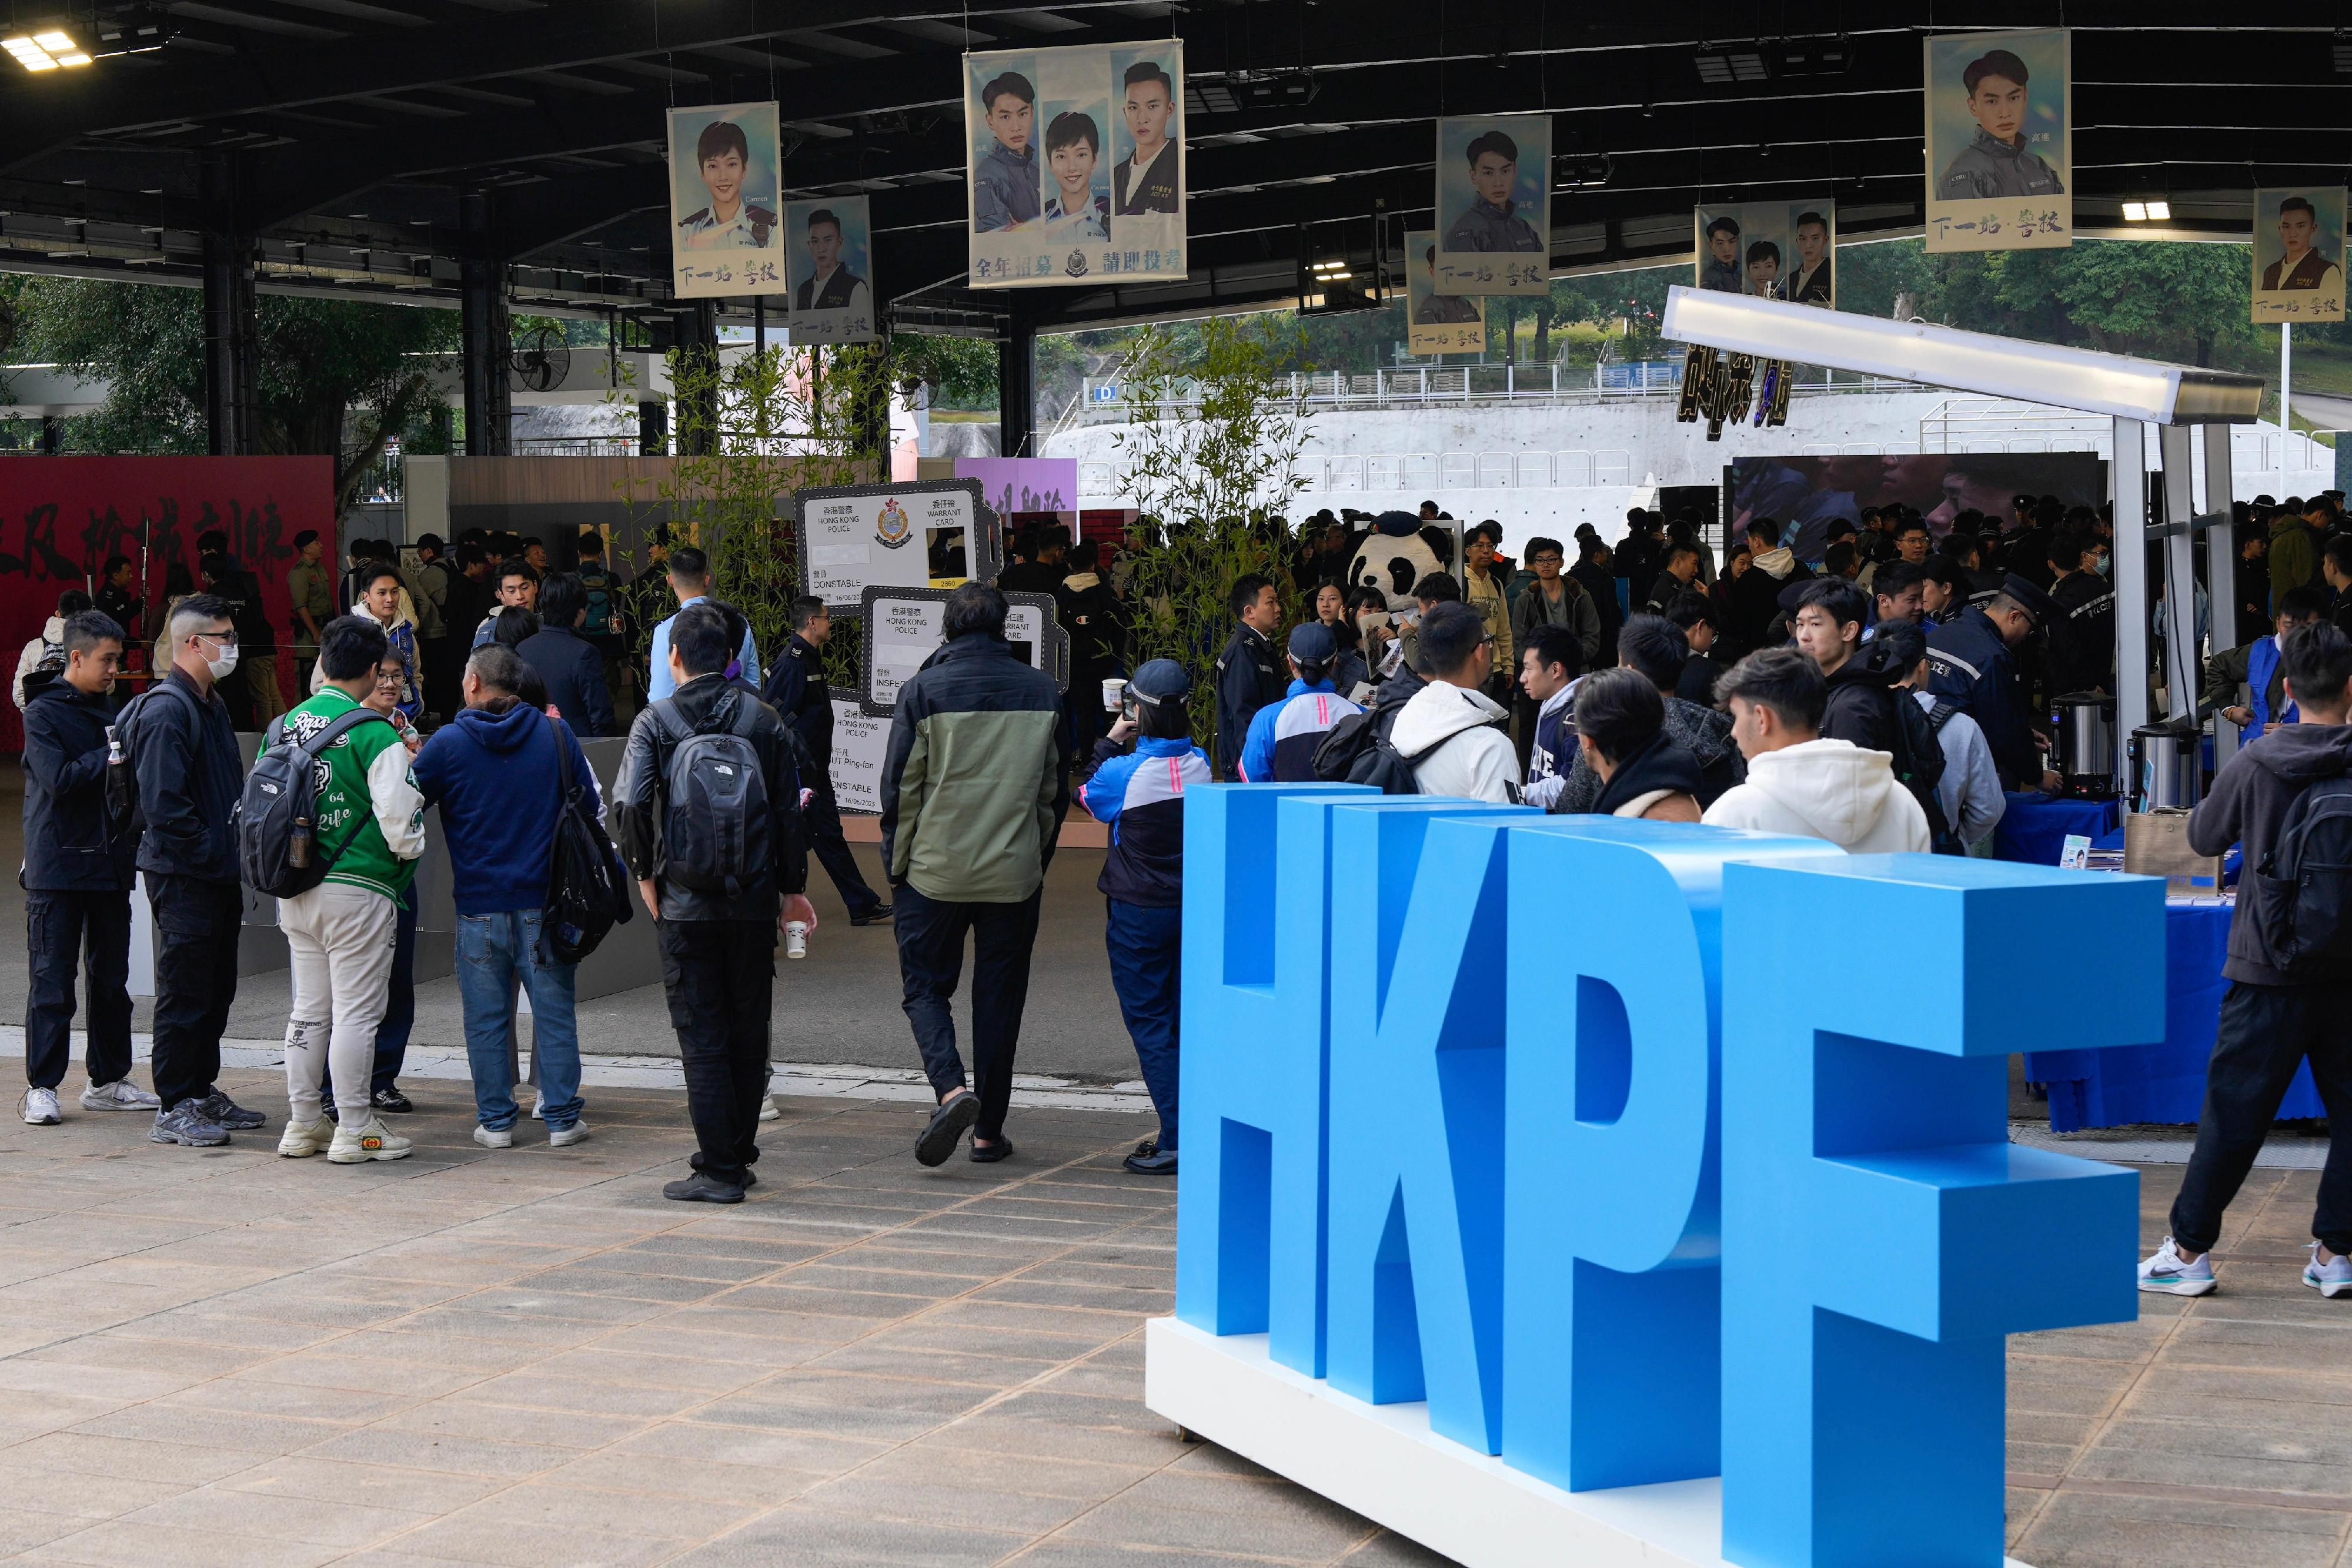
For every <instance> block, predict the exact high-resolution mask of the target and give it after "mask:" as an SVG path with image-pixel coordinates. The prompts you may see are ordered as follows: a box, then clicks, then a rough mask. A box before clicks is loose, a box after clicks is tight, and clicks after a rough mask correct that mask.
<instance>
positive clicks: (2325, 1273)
mask: <svg viewBox="0 0 2352 1568" xmlns="http://www.w3.org/2000/svg"><path fill="white" fill-rule="evenodd" d="M30 1120H32V1118H31V1117H29V1116H28V1117H26V1121H30ZM2310 1250H2311V1261H2310V1262H2308V1263H2305V1265H2304V1266H2303V1282H2304V1283H2305V1284H2306V1285H2308V1286H2310V1287H2311V1288H2312V1289H2313V1290H2315V1291H2318V1292H2319V1293H2320V1294H2321V1295H2323V1296H2326V1297H2328V1298H2330V1299H2333V1298H2335V1297H2336V1296H2341V1295H2347V1294H2352V1258H2347V1257H2346V1256H2345V1255H2344V1254H2343V1253H2341V1252H2338V1253H2337V1254H2336V1256H2335V1257H2333V1258H2330V1259H2329V1260H2327V1261H2326V1262H2325V1263H2323V1262H2321V1261H2320V1260H2319V1243H2318V1242H2316V1241H2315V1242H2313V1243H2312V1244H2311V1249H2310Z"/></svg>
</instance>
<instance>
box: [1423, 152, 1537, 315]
mask: <svg viewBox="0 0 2352 1568" xmlns="http://www.w3.org/2000/svg"><path fill="white" fill-rule="evenodd" d="M1433 272H1434V274H1435V280H1436V287H1437V288H1438V289H1439V290H1440V291H1441V292H1443V293H1446V294H1535V295H1543V294H1549V293H1550V292H1551V116H1549V115H1548V114H1500V115H1493V114H1490V115H1472V116H1468V117H1466V118H1463V119H1459V120H1439V121H1438V122H1437V261H1436V263H1435V265H1434V267H1433Z"/></svg>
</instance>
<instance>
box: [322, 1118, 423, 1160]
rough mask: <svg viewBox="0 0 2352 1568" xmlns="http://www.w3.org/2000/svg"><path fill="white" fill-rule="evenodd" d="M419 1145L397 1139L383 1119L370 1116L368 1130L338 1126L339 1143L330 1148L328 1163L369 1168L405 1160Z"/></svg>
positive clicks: (328, 1147) (404, 1139) (336, 1136)
mask: <svg viewBox="0 0 2352 1568" xmlns="http://www.w3.org/2000/svg"><path fill="white" fill-rule="evenodd" d="M414 1147H415V1145H412V1144H410V1143H409V1141H408V1140H407V1139H406V1138H395V1137H394V1136H393V1135H392V1134H391V1132H390V1131H389V1130H387V1129H386V1128H385V1126H384V1124H383V1117H381V1116H370V1117H369V1118H368V1124H367V1125H366V1126H364V1127H352V1126H343V1125H338V1126H337V1127H336V1128H335V1141H334V1142H333V1143H331V1144H330V1145H327V1159H328V1161H329V1162H330V1163H331V1164H333V1165H339V1166H358V1165H365V1164H366V1163H367V1162H368V1161H370V1160H404V1159H406V1158H407V1157H408V1155H409V1152H410V1150H411V1149H412V1148H414Z"/></svg>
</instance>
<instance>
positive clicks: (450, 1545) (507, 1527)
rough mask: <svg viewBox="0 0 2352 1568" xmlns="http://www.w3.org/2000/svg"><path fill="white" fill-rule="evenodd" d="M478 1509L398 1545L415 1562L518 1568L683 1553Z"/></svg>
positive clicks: (635, 1561) (652, 1542) (648, 1541)
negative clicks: (510, 1518)
mask: <svg viewBox="0 0 2352 1568" xmlns="http://www.w3.org/2000/svg"><path fill="white" fill-rule="evenodd" d="M478 1506H479V1505H477V1508H476V1509H468V1510H467V1511H463V1512H459V1513H454V1514H451V1515H450V1516H449V1517H448V1518H446V1519H442V1520H436V1521H434V1522H433V1523H431V1524H428V1525H426V1526H425V1527H424V1528H423V1529H421V1530H414V1531H409V1532H408V1533H407V1534H405V1535H404V1536H402V1537H401V1538H400V1539H399V1540H398V1542H395V1543H394V1544H395V1545H396V1547H397V1548H398V1550H400V1551H401V1552H405V1553H408V1554H410V1555H413V1556H417V1557H425V1558H434V1559H438V1560H440V1561H443V1562H449V1563H501V1564H512V1565H513V1568H542V1565H543V1564H546V1563H563V1564H565V1565H566V1568H638V1565H639V1564H645V1563H659V1562H662V1561H663V1560H665V1559H667V1558H668V1557H670V1556H671V1555H672V1554H674V1553H675V1552H677V1545H678V1543H677V1542H676V1541H674V1540H668V1539H666V1538H663V1537H659V1536H651V1535H616V1534H614V1533H612V1532H610V1531H596V1530H575V1529H568V1528H563V1527H559V1526H551V1525H530V1524H516V1523H513V1522H511V1521H506V1520H501V1519H498V1518H494V1517H491V1516H488V1515H484V1514H481V1513H479V1512H478Z"/></svg>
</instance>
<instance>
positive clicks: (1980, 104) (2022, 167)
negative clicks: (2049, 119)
mask: <svg viewBox="0 0 2352 1568" xmlns="http://www.w3.org/2000/svg"><path fill="white" fill-rule="evenodd" d="M1960 81H1961V83H1962V85H1964V86H1966V87H1967V89H1969V114H1970V116H1972V117H1973V118H1974V119H1975V120H1976V122H1977V133H1976V135H1975V137H1974V138H1973V139H1971V140H1970V141H1969V144H1968V145H1967V146H1966V147H1963V148H1961V149H1960V151H1959V152H1958V155H1957V156H1955V157H1954V158H1953V159H1952V161H1951V162H1949V163H1948V164H1946V165H1945V166H1944V177H1943V178H1942V179H1941V180H1939V181H1937V184H1936V196H1937V200H1939V201H1946V202H1968V201H1983V200H1986V199H1988V198H1991V197H1996V196H2063V195H2064V194H2065V193H2066V184H2065V182H2064V181H2063V180H2061V179H2059V178H2058V171H2057V170H2055V169H2053V168H2052V167H2051V166H2050V165H2049V164H2047V163H2045V162H2042V156H2041V154H2039V153H2037V152H2031V151H2029V150H2028V149H2027V147H2026V144H2025V110H2026V97H2025V83H2026V71H2025V62H2024V61H2023V60H2021V59H2019V58H2018V57H2016V56H2015V55H2013V54H2011V53H2010V51H2009V50H2007V49H1991V50H1988V51H1987V52H1986V53H1984V54H1982V55H1980V56H1979V57H1977V58H1975V59H1973V60H1970V61H1969V66H1968V68H1967V69H1966V70H1964V71H1962V72H1961V73H1960Z"/></svg>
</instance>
